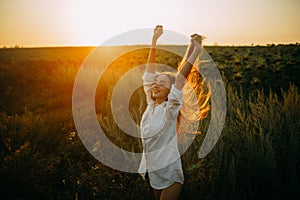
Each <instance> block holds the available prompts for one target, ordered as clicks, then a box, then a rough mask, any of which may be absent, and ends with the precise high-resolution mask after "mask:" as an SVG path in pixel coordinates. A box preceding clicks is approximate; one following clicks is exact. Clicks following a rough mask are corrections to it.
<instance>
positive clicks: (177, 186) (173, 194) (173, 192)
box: [160, 182, 182, 200]
mask: <svg viewBox="0 0 300 200" xmlns="http://www.w3.org/2000/svg"><path fill="white" fill-rule="evenodd" d="M181 189H182V184H181V183H177V182H176V183H173V184H172V185H170V186H169V187H167V188H166V189H164V190H162V191H161V195H160V200H177V199H179V195H180V192H181Z"/></svg>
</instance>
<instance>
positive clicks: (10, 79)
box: [0, 44, 300, 200]
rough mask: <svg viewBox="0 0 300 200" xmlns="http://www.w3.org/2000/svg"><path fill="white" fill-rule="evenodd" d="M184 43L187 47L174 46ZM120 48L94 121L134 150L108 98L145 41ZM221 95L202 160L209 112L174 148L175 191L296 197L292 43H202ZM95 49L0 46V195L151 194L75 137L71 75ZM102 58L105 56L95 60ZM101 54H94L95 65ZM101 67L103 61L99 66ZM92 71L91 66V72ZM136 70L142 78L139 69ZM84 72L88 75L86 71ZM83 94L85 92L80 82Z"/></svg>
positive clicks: (133, 102)
mask: <svg viewBox="0 0 300 200" xmlns="http://www.w3.org/2000/svg"><path fill="white" fill-rule="evenodd" d="M172 48H178V49H180V50H182V51H184V50H185V48H186V47H185V46H173V47H172ZM120 49H122V50H124V49H125V50H127V51H128V53H126V54H123V55H122V56H120V57H119V58H116V59H115V60H114V62H113V63H111V65H110V66H109V67H108V68H107V70H105V72H104V74H103V76H102V77H101V79H100V80H99V87H98V88H97V92H96V97H95V100H96V105H95V108H96V112H97V117H98V120H99V123H100V125H101V127H102V128H103V129H104V130H105V133H106V135H107V136H108V138H110V140H111V141H112V142H113V143H114V144H116V145H118V146H119V147H121V148H123V149H125V150H128V151H132V152H140V151H141V141H140V140H139V139H137V138H134V137H131V136H128V135H127V134H126V133H124V132H123V131H122V130H120V128H119V127H118V126H117V124H116V123H115V122H114V119H113V117H112V111H111V108H110V101H111V96H112V91H113V88H114V86H115V85H116V82H117V81H118V80H119V79H120V77H121V76H122V75H124V73H126V72H127V71H128V70H130V69H132V68H133V67H135V66H138V65H143V64H145V63H146V61H147V55H148V49H147V47H146V46H145V48H141V50H132V49H133V47H130V46H125V47H124V46H123V47H101V50H102V51H103V52H110V51H120ZM205 49H206V50H207V52H208V53H209V54H210V55H211V57H212V58H213V60H214V61H215V64H216V66H217V68H218V69H219V71H220V73H221V75H222V79H223V81H224V83H225V89H226V95H227V114H226V121H225V126H224V129H223V132H222V135H221V137H220V139H219V140H218V142H217V144H216V146H215V147H214V149H213V150H212V151H211V152H210V153H209V154H208V155H207V156H206V157H205V158H202V159H199V158H198V157H197V152H198V149H199V147H200V146H201V144H202V141H203V138H204V136H205V131H206V130H207V127H208V124H209V119H210V116H208V117H207V118H206V119H204V120H203V121H202V122H201V126H200V127H199V132H201V133H202V134H198V135H196V138H195V140H194V141H193V143H192V144H191V146H190V147H189V149H188V150H187V151H186V152H185V153H184V154H183V155H182V163H183V168H184V174H185V184H184V187H183V190H182V193H181V199H230V200H231V199H295V198H297V197H298V196H299V195H300V190H299V188H300V96H299V89H300V78H299V76H300V46H299V44H290V45H268V46H253V47H249V46H247V47H235V46H207V47H205ZM92 50H93V47H57V48H8V49H0V96H1V98H0V198H1V199H153V196H152V191H151V189H150V186H149V184H148V183H147V182H145V181H144V180H143V179H142V178H141V177H140V176H139V174H134V173H125V172H120V171H117V170H114V169H112V168H110V167H108V166H105V165H104V164H102V163H101V162H99V161H98V160H96V159H95V158H94V157H93V156H92V155H91V154H90V153H89V152H88V151H87V150H86V149H85V147H84V145H83V144H82V141H81V140H80V138H79V136H78V133H77V130H76V127H75V125H74V121H73V115H72V91H73V85H74V81H75V78H76V74H77V72H78V70H79V68H80V66H81V64H82V63H83V61H84V60H85V58H86V57H87V56H88V54H89V53H90V52H92ZM157 55H158V56H157V62H159V63H162V64H165V65H168V66H171V67H172V68H174V69H176V67H177V65H178V63H179V62H180V60H181V57H180V56H178V55H174V54H172V53H169V52H165V51H160V52H158V54H157ZM102 59H104V60H102ZM105 59H107V57H105V56H103V57H99V60H96V61H95V62H96V63H95V66H96V67H95V68H94V69H93V70H95V72H96V71H97V70H98V69H97V66H101V63H102V62H104V61H105ZM101 67H104V66H101ZM92 73H93V71H92ZM138 78H140V77H138ZM87 80H88V78H87ZM83 97H84V90H83ZM144 109H145V99H144V96H143V92H142V90H141V88H138V89H137V90H136V91H135V92H134V94H133V95H132V97H131V99H130V114H131V117H132V119H133V120H134V121H135V122H136V123H138V122H139V120H140V119H141V115H142V113H143V111H144Z"/></svg>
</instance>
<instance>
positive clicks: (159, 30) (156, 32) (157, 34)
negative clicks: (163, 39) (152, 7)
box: [152, 25, 163, 42]
mask: <svg viewBox="0 0 300 200" xmlns="http://www.w3.org/2000/svg"><path fill="white" fill-rule="evenodd" d="M162 34H163V26H162V25H157V26H156V27H155V29H154V34H153V37H152V39H153V41H154V42H156V41H157V40H158V38H159V37H160V36H161V35H162Z"/></svg>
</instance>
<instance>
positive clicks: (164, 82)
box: [151, 74, 171, 99]
mask: <svg viewBox="0 0 300 200" xmlns="http://www.w3.org/2000/svg"><path fill="white" fill-rule="evenodd" d="M151 89H152V97H153V98H156V99H157V98H159V99H164V98H165V99H167V97H168V94H169V93H170V89H171V81H170V79H169V77H168V76H167V75H164V74H162V75H159V76H157V78H156V82H155V83H154V84H153V85H152V88H151Z"/></svg>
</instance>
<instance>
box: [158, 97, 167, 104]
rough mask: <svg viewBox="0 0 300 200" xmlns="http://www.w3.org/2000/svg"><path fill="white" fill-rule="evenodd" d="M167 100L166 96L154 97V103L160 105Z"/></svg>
mask: <svg viewBox="0 0 300 200" xmlns="http://www.w3.org/2000/svg"><path fill="white" fill-rule="evenodd" d="M166 100H167V98H156V99H155V105H160V104H162V103H163V102H165V101H166Z"/></svg>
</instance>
